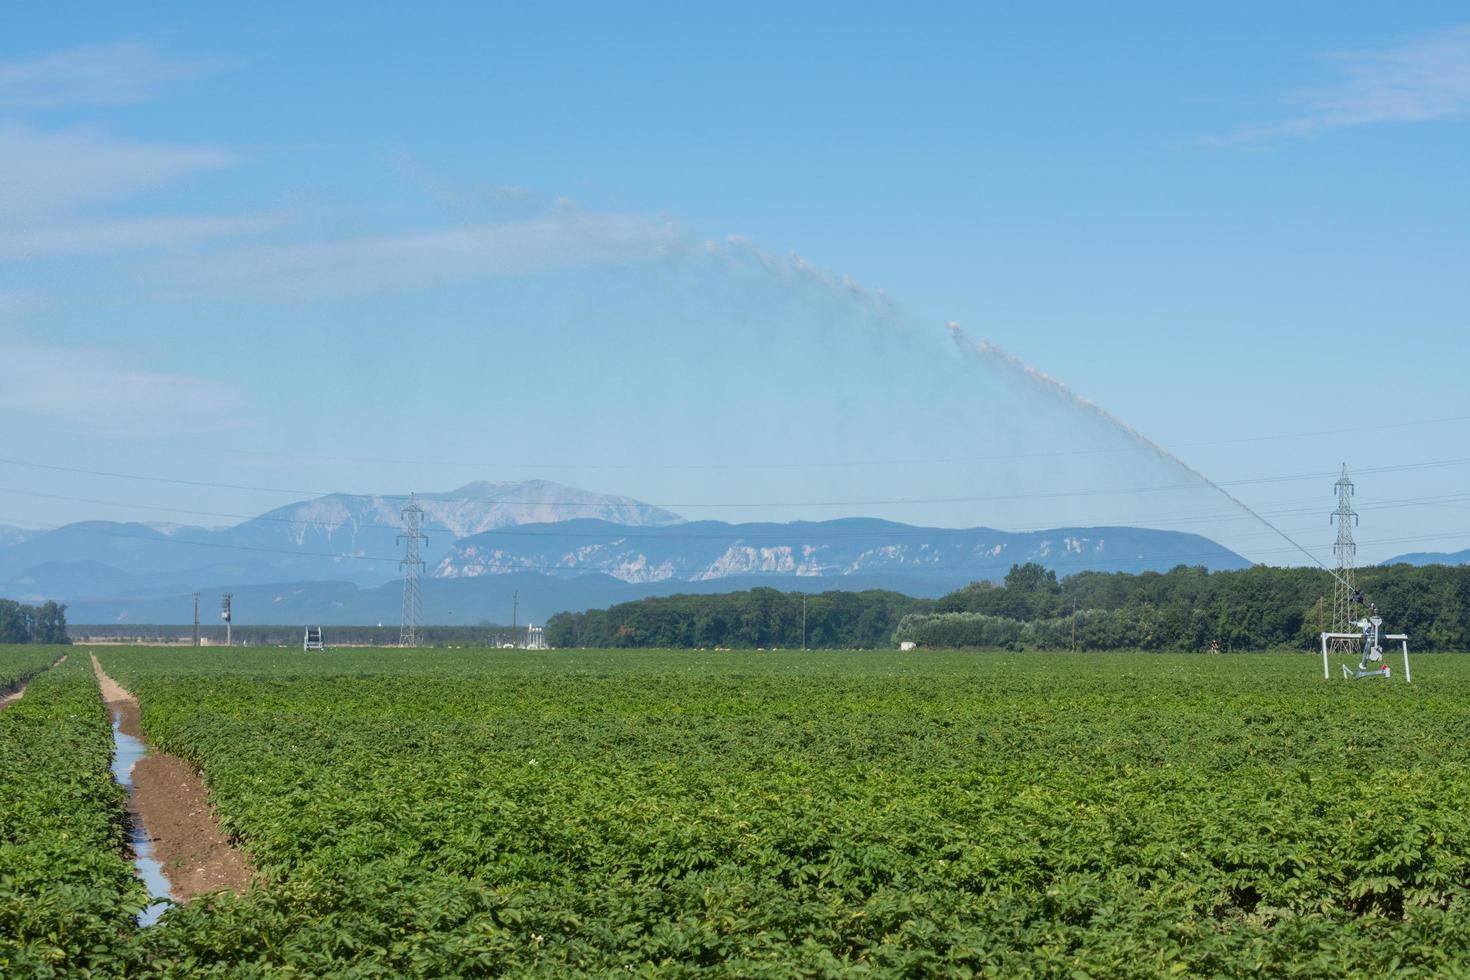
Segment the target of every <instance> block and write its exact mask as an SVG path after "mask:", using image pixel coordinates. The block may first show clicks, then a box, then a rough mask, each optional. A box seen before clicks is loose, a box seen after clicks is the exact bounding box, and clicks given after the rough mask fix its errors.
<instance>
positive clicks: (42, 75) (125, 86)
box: [0, 41, 214, 110]
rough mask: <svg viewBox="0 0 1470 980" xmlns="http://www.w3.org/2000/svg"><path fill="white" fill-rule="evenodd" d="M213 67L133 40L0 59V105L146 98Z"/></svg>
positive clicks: (45, 105) (95, 103)
mask: <svg viewBox="0 0 1470 980" xmlns="http://www.w3.org/2000/svg"><path fill="white" fill-rule="evenodd" d="M213 67H214V66H213V65H212V64H210V63H207V62H202V61H178V60H174V59H170V58H166V57H164V56H163V55H161V54H159V52H158V51H157V50H155V49H154V48H153V47H152V46H150V45H147V44H143V43H140V42H137V41H116V42H113V43H110V44H91V45H86V46H84V47H79V48H69V49H67V50H65V51H56V52H53V53H51V54H47V55H43V56H41V57H39V58H32V59H30V60H25V61H6V62H0V109H5V110H37V109H63V108H82V107H90V106H117V105H129V104H132V103H137V102H145V101H147V100H148V99H151V98H153V97H154V96H155V95H157V93H158V90H159V89H160V88H162V87H163V86H164V85H167V84H168V83H170V82H175V81H182V80H186V79H190V78H195V77H198V76H199V75H202V74H204V73H205V72H207V71H209V70H211V69H212V68H213Z"/></svg>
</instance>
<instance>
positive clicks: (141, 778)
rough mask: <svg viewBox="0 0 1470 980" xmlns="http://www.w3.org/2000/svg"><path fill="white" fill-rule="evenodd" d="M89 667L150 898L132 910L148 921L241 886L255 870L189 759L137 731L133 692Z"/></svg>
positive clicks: (94, 666)
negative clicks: (222, 823)
mask: <svg viewBox="0 0 1470 980" xmlns="http://www.w3.org/2000/svg"><path fill="white" fill-rule="evenodd" d="M92 670H93V671H94V672H95V673H96V675H97V683H98V685H99V686H100V687H101V689H102V700H103V701H104V702H105V703H106V704H107V711H108V714H109V715H111V717H112V738H113V762H112V774H113V778H114V779H116V780H117V782H118V784H119V785H121V786H123V787H124V788H125V789H126V790H127V791H128V822H129V825H130V827H131V831H130V834H129V842H130V845H131V849H132V859H133V866H134V868H135V869H136V872H137V875H138V877H139V878H141V879H142V880H143V882H144V884H145V885H147V887H148V895H149V897H150V898H151V899H153V901H152V902H151V903H150V904H149V905H148V907H147V908H146V909H144V911H143V913H142V914H141V915H140V916H139V917H138V924H139V925H144V926H146V925H151V924H153V923H154V922H156V921H158V919H159V917H160V916H162V915H163V913H164V912H165V911H166V910H167V909H168V908H169V906H171V905H173V904H175V903H183V902H187V901H189V900H191V899H193V898H196V897H198V896H200V895H204V894H207V893H209V892H217V891H231V892H234V893H235V894H240V893H241V892H243V891H245V889H246V888H247V887H249V885H250V882H251V880H252V878H253V876H254V871H253V870H252V868H251V867H250V863H249V862H248V861H247V860H246V859H245V856H244V855H243V854H241V853H240V851H238V850H236V849H235V848H234V847H232V846H231V845H230V842H229V841H228V840H227V839H226V838H225V835H224V834H223V833H222V832H221V831H220V827H219V820H218V818H217V817H216V816H215V813H214V810H213V808H211V807H210V805H209V792H208V790H207V789H206V788H205V785H204V780H203V779H202V778H201V777H200V775H199V773H197V772H195V771H194V768H193V767H192V766H190V765H189V763H188V762H186V761H185V760H183V759H181V758H179V757H178V756H176V755H169V754H168V753H166V752H159V751H157V750H156V749H154V748H153V747H152V746H150V745H149V744H148V742H147V740H146V739H145V738H144V737H143V730H142V727H141V724H140V714H139V710H138V699H137V698H136V697H134V696H133V694H132V693H131V692H130V691H128V690H127V689H126V688H124V687H123V686H122V685H120V684H118V683H117V682H116V681H115V680H113V679H112V678H111V677H109V676H108V675H107V672H106V671H104V670H103V669H102V664H101V663H100V662H99V661H98V660H97V656H96V655H95V654H93V655H92Z"/></svg>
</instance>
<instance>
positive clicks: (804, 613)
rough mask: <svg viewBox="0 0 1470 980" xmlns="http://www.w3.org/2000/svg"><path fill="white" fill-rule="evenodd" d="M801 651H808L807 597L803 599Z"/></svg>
mask: <svg viewBox="0 0 1470 980" xmlns="http://www.w3.org/2000/svg"><path fill="white" fill-rule="evenodd" d="M801 649H802V652H805V651H806V596H805V595H803V596H802V597H801Z"/></svg>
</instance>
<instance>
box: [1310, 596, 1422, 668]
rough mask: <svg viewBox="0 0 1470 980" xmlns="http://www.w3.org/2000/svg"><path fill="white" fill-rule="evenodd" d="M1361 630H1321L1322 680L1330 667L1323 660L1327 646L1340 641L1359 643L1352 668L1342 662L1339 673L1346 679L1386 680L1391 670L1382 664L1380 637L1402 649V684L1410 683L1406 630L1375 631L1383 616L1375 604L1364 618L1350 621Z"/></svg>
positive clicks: (1381, 639)
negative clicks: (1358, 654)
mask: <svg viewBox="0 0 1470 980" xmlns="http://www.w3.org/2000/svg"><path fill="white" fill-rule="evenodd" d="M1353 625H1354V626H1356V627H1358V629H1359V630H1360V631H1361V632H1358V633H1323V634H1322V679H1323V680H1328V679H1330V678H1331V677H1332V670H1331V668H1330V666H1329V665H1328V662H1327V654H1328V647H1329V646H1332V645H1335V644H1336V643H1340V642H1342V641H1344V640H1357V641H1359V642H1361V643H1362V645H1363V656H1362V659H1360V660H1359V661H1358V667H1357V669H1356V670H1353V669H1352V668H1350V667H1348V665H1347V664H1343V665H1342V676H1343V677H1346V678H1348V679H1349V680H1366V679H1368V678H1384V679H1387V678H1388V677H1389V676H1390V675H1391V673H1392V671H1390V670H1389V667H1388V664H1386V663H1383V643H1382V641H1384V640H1394V641H1396V642H1398V643H1400V644H1402V645H1403V651H1404V683H1406V684H1412V683H1413V681H1414V679H1413V676H1412V675H1411V674H1410V673H1409V637H1408V634H1406V633H1383V634H1380V633H1379V628H1380V627H1381V626H1382V625H1383V617H1382V616H1379V615H1378V607H1377V606H1373V607H1371V609H1370V615H1369V616H1368V617H1367V618H1366V619H1360V620H1358V621H1357V622H1355V623H1354V624H1353Z"/></svg>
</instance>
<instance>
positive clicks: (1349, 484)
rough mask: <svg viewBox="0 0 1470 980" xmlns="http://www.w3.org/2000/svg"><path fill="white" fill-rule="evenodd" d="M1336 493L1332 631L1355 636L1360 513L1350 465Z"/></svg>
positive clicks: (1341, 478)
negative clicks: (1355, 570)
mask: <svg viewBox="0 0 1470 980" xmlns="http://www.w3.org/2000/svg"><path fill="white" fill-rule="evenodd" d="M1333 493H1335V494H1337V510H1335V511H1333V513H1332V520H1333V521H1334V522H1335V523H1336V524H1337V541H1336V543H1335V544H1333V546H1332V555H1333V557H1335V558H1336V559H1337V580H1336V582H1335V583H1334V584H1333V589H1332V631H1333V632H1334V633H1351V632H1354V628H1353V620H1354V618H1355V617H1354V616H1353V596H1354V594H1355V591H1356V590H1355V588H1354V585H1353V568H1354V566H1355V565H1356V564H1357V561H1358V546H1357V544H1356V543H1355V542H1354V541H1353V525H1355V524H1357V523H1358V512H1357V511H1355V510H1353V481H1352V480H1349V479H1348V471H1347V464H1346V463H1343V464H1342V476H1340V477H1338V478H1337V484H1336V486H1334V487H1333ZM1334 642H1335V641H1334ZM1347 642H1349V643H1351V641H1347Z"/></svg>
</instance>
